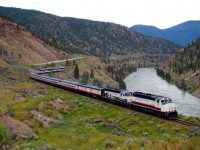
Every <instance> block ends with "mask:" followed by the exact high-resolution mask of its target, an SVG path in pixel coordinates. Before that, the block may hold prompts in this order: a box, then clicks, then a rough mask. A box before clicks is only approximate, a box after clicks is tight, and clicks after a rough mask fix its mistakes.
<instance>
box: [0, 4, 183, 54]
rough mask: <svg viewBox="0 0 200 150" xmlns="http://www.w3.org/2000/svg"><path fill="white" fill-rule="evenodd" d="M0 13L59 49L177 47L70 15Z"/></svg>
mask: <svg viewBox="0 0 200 150" xmlns="http://www.w3.org/2000/svg"><path fill="white" fill-rule="evenodd" d="M0 13H2V14H5V15H7V16H9V17H11V18H12V19H13V20H14V21H16V22H18V23H20V24H22V25H23V26H25V27H26V28H27V29H29V31H31V32H32V33H34V34H36V35H37V36H39V37H40V38H41V39H43V40H45V41H46V42H47V43H48V44H49V45H52V46H54V47H56V48H58V49H61V50H63V51H67V52H69V51H71V52H79V53H80V52H82V53H87V54H92V55H96V56H105V57H110V56H112V55H129V54H132V53H136V52H141V53H147V54H173V53H175V52H176V51H177V50H179V49H180V47H179V46H177V45H176V44H174V43H171V42H169V41H166V40H162V39H158V38H150V37H147V36H143V35H141V34H139V33H137V32H135V31H132V30H131V29H129V28H128V27H125V26H121V25H117V24H114V23H106V22H97V21H91V20H85V19H76V18H70V17H59V16H55V15H51V14H46V13H43V12H39V11H35V10H24V9H18V8H6V7H0Z"/></svg>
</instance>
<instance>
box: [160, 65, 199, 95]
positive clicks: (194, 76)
mask: <svg viewBox="0 0 200 150" xmlns="http://www.w3.org/2000/svg"><path fill="white" fill-rule="evenodd" d="M157 75H158V76H160V77H161V78H163V79H164V80H166V81H167V82H169V83H171V84H174V85H176V86H177V87H179V88H180V89H182V90H184V91H186V92H189V93H190V94H192V95H193V96H195V97H197V98H200V70H196V71H195V72H194V71H189V72H187V73H182V74H177V73H175V72H173V71H170V70H169V68H165V69H164V70H163V69H157Z"/></svg>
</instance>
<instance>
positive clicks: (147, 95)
mask: <svg viewBox="0 0 200 150" xmlns="http://www.w3.org/2000/svg"><path fill="white" fill-rule="evenodd" d="M132 95H133V96H135V97H139V98H145V99H150V100H162V99H163V98H167V97H164V96H159V95H153V94H150V93H142V92H133V93H132ZM168 99H169V98H168Z"/></svg>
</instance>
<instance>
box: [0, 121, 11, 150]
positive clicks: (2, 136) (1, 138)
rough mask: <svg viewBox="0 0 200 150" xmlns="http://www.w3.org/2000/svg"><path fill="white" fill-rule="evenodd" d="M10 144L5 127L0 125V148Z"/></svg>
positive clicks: (7, 130) (8, 133) (8, 134)
mask: <svg viewBox="0 0 200 150" xmlns="http://www.w3.org/2000/svg"><path fill="white" fill-rule="evenodd" d="M10 142H11V137H10V132H9V129H8V127H7V126H6V125H4V124H0V148H1V147H2V146H3V145H8V144H9V143H10Z"/></svg>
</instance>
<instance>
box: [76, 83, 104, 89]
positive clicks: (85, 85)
mask: <svg viewBox="0 0 200 150" xmlns="http://www.w3.org/2000/svg"><path fill="white" fill-rule="evenodd" d="M79 86H82V87H87V88H91V89H96V90H102V89H103V88H102V87H98V86H94V85H89V84H83V83H79Z"/></svg>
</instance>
